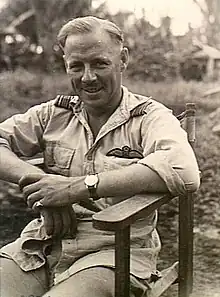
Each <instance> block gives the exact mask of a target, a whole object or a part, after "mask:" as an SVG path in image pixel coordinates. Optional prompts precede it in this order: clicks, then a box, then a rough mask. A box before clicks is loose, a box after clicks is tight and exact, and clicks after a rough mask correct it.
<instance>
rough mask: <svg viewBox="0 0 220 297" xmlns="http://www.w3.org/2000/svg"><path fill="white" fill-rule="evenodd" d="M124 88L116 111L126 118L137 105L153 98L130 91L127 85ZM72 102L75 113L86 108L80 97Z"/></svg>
mask: <svg viewBox="0 0 220 297" xmlns="http://www.w3.org/2000/svg"><path fill="white" fill-rule="evenodd" d="M122 90H123V96H122V100H121V102H120V104H119V106H118V107H117V109H116V110H115V112H114V113H116V114H118V115H119V116H120V114H121V116H123V117H125V118H129V117H130V113H131V111H132V110H133V109H135V108H136V107H137V106H139V105H141V104H143V103H145V102H147V101H149V100H150V99H151V97H145V96H141V95H137V94H133V93H131V92H130V91H128V89H127V88H126V87H125V86H122ZM70 104H71V107H72V109H73V112H74V113H79V112H81V111H82V110H83V109H84V108H83V107H84V103H83V102H82V101H81V100H80V98H79V97H78V100H77V101H76V102H74V103H70ZM114 113H113V114H114Z"/></svg>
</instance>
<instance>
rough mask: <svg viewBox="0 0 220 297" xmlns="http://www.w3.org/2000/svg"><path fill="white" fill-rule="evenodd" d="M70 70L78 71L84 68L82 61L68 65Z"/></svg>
mask: <svg viewBox="0 0 220 297" xmlns="http://www.w3.org/2000/svg"><path fill="white" fill-rule="evenodd" d="M68 70H69V71H70V72H78V71H81V70H82V65H81V64H80V63H73V64H70V65H69V66H68Z"/></svg>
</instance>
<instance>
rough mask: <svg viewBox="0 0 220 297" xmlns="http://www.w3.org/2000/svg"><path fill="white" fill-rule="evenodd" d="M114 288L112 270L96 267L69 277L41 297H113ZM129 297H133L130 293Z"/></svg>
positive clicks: (113, 273)
mask: <svg viewBox="0 0 220 297" xmlns="http://www.w3.org/2000/svg"><path fill="white" fill-rule="evenodd" d="M114 286H115V272H114V269H111V268H107V267H101V266H97V267H92V268H87V269H85V270H82V271H79V272H78V273H76V274H74V275H72V276H70V277H69V278H68V279H67V280H65V281H63V282H62V283H60V284H58V285H56V286H54V287H53V288H52V289H51V290H50V291H48V292H47V293H46V294H45V295H43V297H60V296H63V297H114V296H115V290H114ZM130 297H135V296H134V295H133V293H131V294H130Z"/></svg>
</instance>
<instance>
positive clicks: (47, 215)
mask: <svg viewBox="0 0 220 297" xmlns="http://www.w3.org/2000/svg"><path fill="white" fill-rule="evenodd" d="M41 215H42V216H43V218H44V227H45V230H46V233H47V235H48V236H51V235H53V232H54V222H53V215H52V212H50V211H49V210H47V209H42V210H41Z"/></svg>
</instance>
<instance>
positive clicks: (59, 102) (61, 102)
mask: <svg viewBox="0 0 220 297" xmlns="http://www.w3.org/2000/svg"><path fill="white" fill-rule="evenodd" d="M78 99H79V97H78V96H69V95H57V96H56V98H55V103H54V105H55V106H57V107H62V108H66V109H71V105H74V104H76V103H77V101H78Z"/></svg>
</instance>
